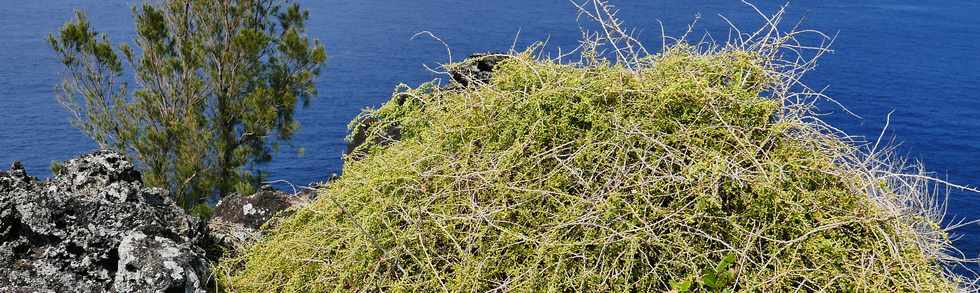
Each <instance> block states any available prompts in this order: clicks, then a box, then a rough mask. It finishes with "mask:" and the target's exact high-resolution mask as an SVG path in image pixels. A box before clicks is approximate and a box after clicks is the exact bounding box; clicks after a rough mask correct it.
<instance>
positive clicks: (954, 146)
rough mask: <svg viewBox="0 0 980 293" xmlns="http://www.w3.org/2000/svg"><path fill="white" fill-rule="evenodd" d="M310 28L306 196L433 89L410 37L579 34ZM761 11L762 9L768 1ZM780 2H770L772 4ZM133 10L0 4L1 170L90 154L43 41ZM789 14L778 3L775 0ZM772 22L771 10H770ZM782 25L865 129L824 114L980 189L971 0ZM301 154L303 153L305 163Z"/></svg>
mask: <svg viewBox="0 0 980 293" xmlns="http://www.w3.org/2000/svg"><path fill="white" fill-rule="evenodd" d="M300 2H301V3H302V4H303V5H304V6H305V7H306V8H308V9H309V10H310V12H311V20H310V23H309V25H308V28H309V30H310V31H311V33H312V34H313V35H315V36H316V37H318V38H319V39H320V40H322V41H323V42H325V43H326V47H327V51H328V54H329V60H328V62H327V66H326V67H325V70H324V71H323V76H322V77H321V78H320V80H319V82H318V83H317V84H318V86H319V88H320V92H319V95H318V97H317V98H315V99H314V100H313V102H312V103H311V105H310V107H309V108H306V109H301V110H299V112H298V115H297V117H298V120H299V121H300V123H301V124H302V127H303V128H302V130H301V131H300V132H299V133H298V134H297V135H296V136H295V138H294V140H293V141H292V143H291V145H289V146H285V147H283V148H282V149H281V151H280V152H279V153H278V154H277V157H276V159H275V160H274V161H273V162H272V163H269V164H267V165H265V166H263V167H264V168H265V170H267V171H268V172H269V173H270V175H271V176H270V179H284V180H288V181H291V182H293V183H297V184H307V183H310V182H312V181H317V180H324V179H326V178H328V177H329V176H330V175H331V174H332V173H338V172H339V171H340V167H341V160H340V156H341V154H342V152H343V150H344V146H345V144H344V142H343V137H344V136H345V135H346V132H347V130H346V124H347V122H348V121H350V119H352V118H353V117H354V116H355V115H356V114H357V113H358V112H359V111H360V110H361V109H362V108H364V107H370V106H378V105H380V104H381V103H382V102H384V101H385V100H386V99H387V97H388V96H389V95H390V93H391V91H392V89H393V87H394V86H395V85H397V84H398V83H402V82H404V83H406V84H409V85H416V84H418V83H421V82H424V81H428V80H431V79H433V78H437V77H438V76H435V75H433V74H431V73H429V72H427V71H426V70H425V69H424V68H423V66H422V65H423V64H429V65H434V64H436V63H440V62H445V61H448V60H449V59H448V58H449V56H448V54H447V53H446V50H445V48H444V47H443V45H442V44H440V43H438V42H435V41H433V40H432V39H428V38H417V39H415V40H412V36H413V35H414V34H416V33H418V32H421V31H430V32H432V33H433V34H435V35H437V36H439V37H440V38H441V39H443V40H444V41H445V42H446V43H448V45H449V46H450V47H451V49H452V53H453V54H452V57H453V58H455V59H456V60H458V59H460V58H461V57H465V56H466V55H468V54H470V53H473V52H483V51H505V50H507V49H509V48H511V46H512V45H513V44H514V43H515V40H516V44H517V48H523V47H525V46H528V45H529V44H531V43H533V42H536V41H544V40H547V41H548V47H549V48H550V49H551V51H552V52H556V51H557V49H558V48H562V49H565V50H566V51H567V50H568V49H571V48H574V47H575V46H576V45H577V44H578V43H577V40H578V39H579V36H580V34H579V31H578V28H579V24H578V23H577V21H576V13H575V9H574V8H573V6H572V5H571V4H570V3H569V2H568V1H566V0H540V1H534V3H533V4H530V3H529V1H524V0H494V1H459V0H417V1H385V0H359V1H338V0H317V1H314V0H304V1H300ZM759 2H763V1H759ZM766 2H772V1H766ZM133 3H135V2H134V1H103V0H38V1H20V0H0V7H2V8H3V12H0V164H6V163H9V162H10V161H13V160H21V161H23V162H24V163H25V165H26V167H27V169H28V171H29V172H30V173H31V174H33V175H36V176H40V177H46V176H49V172H48V166H49V164H50V162H51V161H53V160H65V159H69V158H71V157H73V156H76V155H78V154H82V153H85V152H89V151H91V150H92V149H93V148H95V144H93V143H92V142H91V141H90V140H89V139H87V138H86V137H85V136H83V135H82V134H81V133H80V132H78V131H77V130H75V129H74V128H72V127H71V126H70V125H69V122H68V114H67V113H66V112H65V111H64V110H62V108H61V106H60V105H59V104H58V103H57V102H56V101H55V98H54V97H55V93H54V88H55V85H56V84H57V83H58V82H59V80H60V70H61V68H60V65H59V64H58V63H57V61H56V60H55V58H54V54H53V53H52V52H51V50H50V49H49V48H48V46H47V44H46V42H45V37H46V36H47V34H48V33H51V32H54V31H56V30H57V29H58V27H60V26H61V25H62V24H63V23H64V22H65V21H67V20H68V19H70V18H71V17H72V15H73V11H74V10H76V9H79V10H83V11H86V12H87V13H88V14H89V18H90V19H91V21H92V22H93V23H94V25H95V27H96V28H98V29H100V30H101V31H104V32H107V33H109V34H110V36H111V38H112V39H113V40H115V41H125V40H128V39H130V38H131V37H132V34H133V25H132V18H131V12H130V11H131V10H130V7H131V6H132V5H133ZM613 3H615V4H617V6H618V7H619V8H621V9H622V12H621V14H620V16H621V17H622V18H623V20H624V21H625V22H626V24H627V25H628V26H630V27H635V28H637V29H638V30H639V37H640V38H641V39H644V40H646V41H647V44H648V47H650V48H659V47H660V44H659V40H660V32H661V26H660V24H659V22H658V20H659V21H662V23H663V25H664V30H665V31H666V32H667V34H668V35H675V36H676V35H680V34H682V33H684V31H686V30H687V25H688V24H689V23H691V21H692V20H694V18H695V16H697V15H700V16H701V20H700V21H699V22H698V26H697V27H696V29H695V31H694V35H701V34H704V33H710V34H711V35H712V36H714V37H715V39H724V38H725V37H726V36H727V34H728V25H727V23H725V22H724V21H723V20H722V19H721V18H720V17H719V15H724V16H726V17H728V18H729V19H731V20H732V21H733V22H735V23H736V24H737V25H739V26H741V27H743V28H755V27H758V26H759V25H761V19H760V18H759V17H758V15H757V14H756V12H755V10H753V9H751V8H750V7H748V6H746V5H744V4H742V3H741V2H740V1H729V0H726V1H721V0H693V1H662V0H657V1H625V0H620V1H614V2H613ZM780 3H782V2H780ZM760 8H762V9H763V10H765V11H773V10H774V9H775V8H777V5H776V4H771V3H766V4H764V5H760ZM788 9H789V13H788V16H787V19H788V20H789V21H791V22H793V23H795V22H796V21H798V20H801V19H802V27H804V28H811V29H817V30H821V31H824V32H827V33H830V34H837V39H836V42H835V44H834V46H833V49H835V53H834V54H833V55H830V56H827V57H826V58H825V59H824V60H823V62H822V63H821V64H820V66H819V67H818V68H817V70H816V71H814V72H812V73H811V74H810V75H809V77H808V78H807V82H808V83H809V84H810V85H811V86H812V87H814V88H824V87H826V88H827V89H826V91H825V92H826V93H827V94H828V95H830V96H832V97H834V98H835V99H836V100H838V101H839V102H840V103H842V104H843V105H844V106H846V107H847V108H848V109H850V110H851V111H852V112H854V113H855V114H857V115H859V116H860V117H861V118H856V117H853V116H849V115H844V114H842V112H843V111H841V109H840V108H835V107H833V106H830V105H828V106H827V107H825V108H823V110H825V111H826V112H827V113H828V116H827V117H826V120H828V121H830V122H832V123H834V125H836V126H838V127H840V128H841V129H843V130H845V131H847V132H849V133H851V134H852V135H862V136H867V137H869V138H870V139H874V138H876V137H877V136H878V134H879V133H880V132H881V130H882V127H883V126H884V125H885V120H886V119H885V117H886V115H888V113H890V112H893V114H892V115H891V124H890V127H889V129H888V131H887V132H886V138H887V139H891V138H894V139H895V140H896V142H898V143H900V145H899V147H898V149H899V151H900V152H901V153H902V154H904V155H907V156H909V157H910V158H913V159H918V160H921V161H922V162H924V163H925V165H926V167H927V168H928V169H930V170H932V171H934V172H936V173H935V175H937V176H939V177H941V178H944V179H947V180H949V181H951V182H955V183H959V184H965V185H970V186H980V17H977V15H980V2H977V1H970V0H946V1H937V0H919V1H912V0H874V1H871V0H869V1H847V0H828V1H805V2H804V1H797V2H793V3H791V4H790V5H789V7H788ZM299 148H304V149H305V152H303V154H302V155H301V154H300V152H299V151H298V150H299ZM978 199H980V195H978V194H971V193H966V192H960V191H952V192H951V193H950V199H949V203H950V207H949V214H950V216H951V217H954V218H965V219H977V218H980V202H978ZM954 233H957V234H959V235H961V236H962V238H961V239H960V240H958V241H957V242H956V244H957V246H958V247H959V248H960V249H961V250H963V251H964V252H965V253H966V256H968V257H977V256H978V255H980V226H977V225H973V226H968V227H965V228H962V229H959V230H956V231H954Z"/></svg>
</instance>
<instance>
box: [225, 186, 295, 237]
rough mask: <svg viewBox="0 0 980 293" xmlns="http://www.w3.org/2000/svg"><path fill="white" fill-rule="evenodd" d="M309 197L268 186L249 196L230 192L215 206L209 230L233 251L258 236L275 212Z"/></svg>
mask: <svg viewBox="0 0 980 293" xmlns="http://www.w3.org/2000/svg"><path fill="white" fill-rule="evenodd" d="M309 201H310V198H309V195H301V194H298V195H292V196H291V195H289V194H286V193H285V192H281V191H277V190H273V189H271V188H267V187H264V188H263V189H262V190H261V191H259V192H258V193H255V194H253V195H250V196H240V195H233V196H230V197H228V198H225V199H222V200H221V202H219V203H218V206H217V207H215V209H214V216H213V217H212V218H211V220H210V221H209V222H208V229H209V230H210V232H209V233H210V235H211V237H212V239H213V240H214V241H215V243H216V244H217V245H218V246H220V248H222V250H224V251H226V252H227V253H232V254H233V253H235V252H236V251H238V250H240V249H241V248H242V247H244V246H245V245H247V244H249V243H251V242H253V241H255V240H257V239H258V238H259V237H261V236H262V231H261V230H260V228H261V227H262V225H263V224H265V223H266V222H268V221H269V220H271V219H273V217H274V216H277V215H279V214H280V212H282V211H286V210H289V209H290V208H293V207H298V206H302V205H304V204H306V203H308V202H309ZM279 216H282V215H279Z"/></svg>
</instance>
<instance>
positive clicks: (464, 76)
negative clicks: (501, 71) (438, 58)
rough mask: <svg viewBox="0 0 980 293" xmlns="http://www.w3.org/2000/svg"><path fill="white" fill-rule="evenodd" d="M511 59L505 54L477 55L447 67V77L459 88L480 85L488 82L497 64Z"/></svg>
mask: <svg viewBox="0 0 980 293" xmlns="http://www.w3.org/2000/svg"><path fill="white" fill-rule="evenodd" d="M508 58H511V57H510V56H508V55H505V54H494V53H478V54H473V55H470V57H467V58H466V59H465V60H463V62H460V63H457V64H452V65H450V66H448V70H449V75H451V76H452V78H453V81H455V82H456V83H457V84H459V85H461V86H464V87H466V86H469V85H480V84H486V83H488V82H490V78H492V77H493V70H494V69H495V68H496V67H497V64H499V63H500V62H503V61H504V60H507V59H508Z"/></svg>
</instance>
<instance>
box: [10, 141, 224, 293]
mask: <svg viewBox="0 0 980 293" xmlns="http://www.w3.org/2000/svg"><path fill="white" fill-rule="evenodd" d="M140 177H141V176H140V173H139V172H138V171H136V170H135V168H134V167H133V164H132V163H130V162H129V161H127V160H125V158H124V157H123V156H121V155H119V154H116V153H112V152H106V151H100V152H96V153H93V154H90V155H86V156H83V157H81V158H79V159H75V160H71V161H68V162H66V163H65V164H64V166H63V168H61V170H60V171H59V172H58V174H55V176H54V178H52V179H50V180H49V181H45V182H39V181H38V180H37V179H36V178H33V177H29V176H27V174H26V173H25V172H24V170H23V168H22V167H20V166H19V164H14V166H13V167H12V168H11V170H10V171H8V172H4V173H2V174H0V220H2V222H0V223H2V224H0V240H2V241H0V292H5V291H20V290H26V291H56V292H102V291H111V290H113V289H116V290H119V291H124V292H158V291H166V290H179V291H182V292H194V291H201V292H203V291H204V288H205V283H206V281H207V279H208V271H207V265H206V264H207V259H206V258H205V256H204V252H203V250H202V249H200V248H199V247H198V245H197V244H198V243H201V242H202V241H203V239H205V237H204V236H205V234H204V233H205V231H206V230H205V229H206V227H204V226H203V224H202V223H201V222H200V221H198V220H196V219H195V218H193V217H190V216H188V215H187V214H185V213H184V212H183V211H182V210H181V209H180V208H178V207H177V205H176V204H174V203H173V201H171V200H170V199H169V197H168V195H167V192H166V191H165V190H162V189H151V188H145V187H144V186H143V184H142V181H141V178H140Z"/></svg>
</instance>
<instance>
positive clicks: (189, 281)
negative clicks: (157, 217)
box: [113, 231, 208, 292]
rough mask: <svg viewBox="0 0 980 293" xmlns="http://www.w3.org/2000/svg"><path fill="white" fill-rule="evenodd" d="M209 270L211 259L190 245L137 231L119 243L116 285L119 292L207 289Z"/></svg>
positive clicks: (197, 290)
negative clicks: (208, 263) (206, 260)
mask: <svg viewBox="0 0 980 293" xmlns="http://www.w3.org/2000/svg"><path fill="white" fill-rule="evenodd" d="M207 274H208V265H207V262H205V261H203V260H202V259H201V258H199V257H197V255H196V253H195V251H194V248H193V247H191V246H190V245H188V244H178V243H176V242H174V241H173V240H170V239H167V238H163V237H160V236H153V237H150V236H146V234H143V233H142V232H139V231H134V232H131V233H129V234H127V235H126V236H125V237H123V240H122V242H121V243H120V244H119V264H118V266H117V269H116V277H115V282H114V283H113V287H114V288H115V289H116V291H117V292H139V291H150V292H163V291H166V290H175V291H182V292H206V291H204V290H203V288H204V287H205V280H207Z"/></svg>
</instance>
